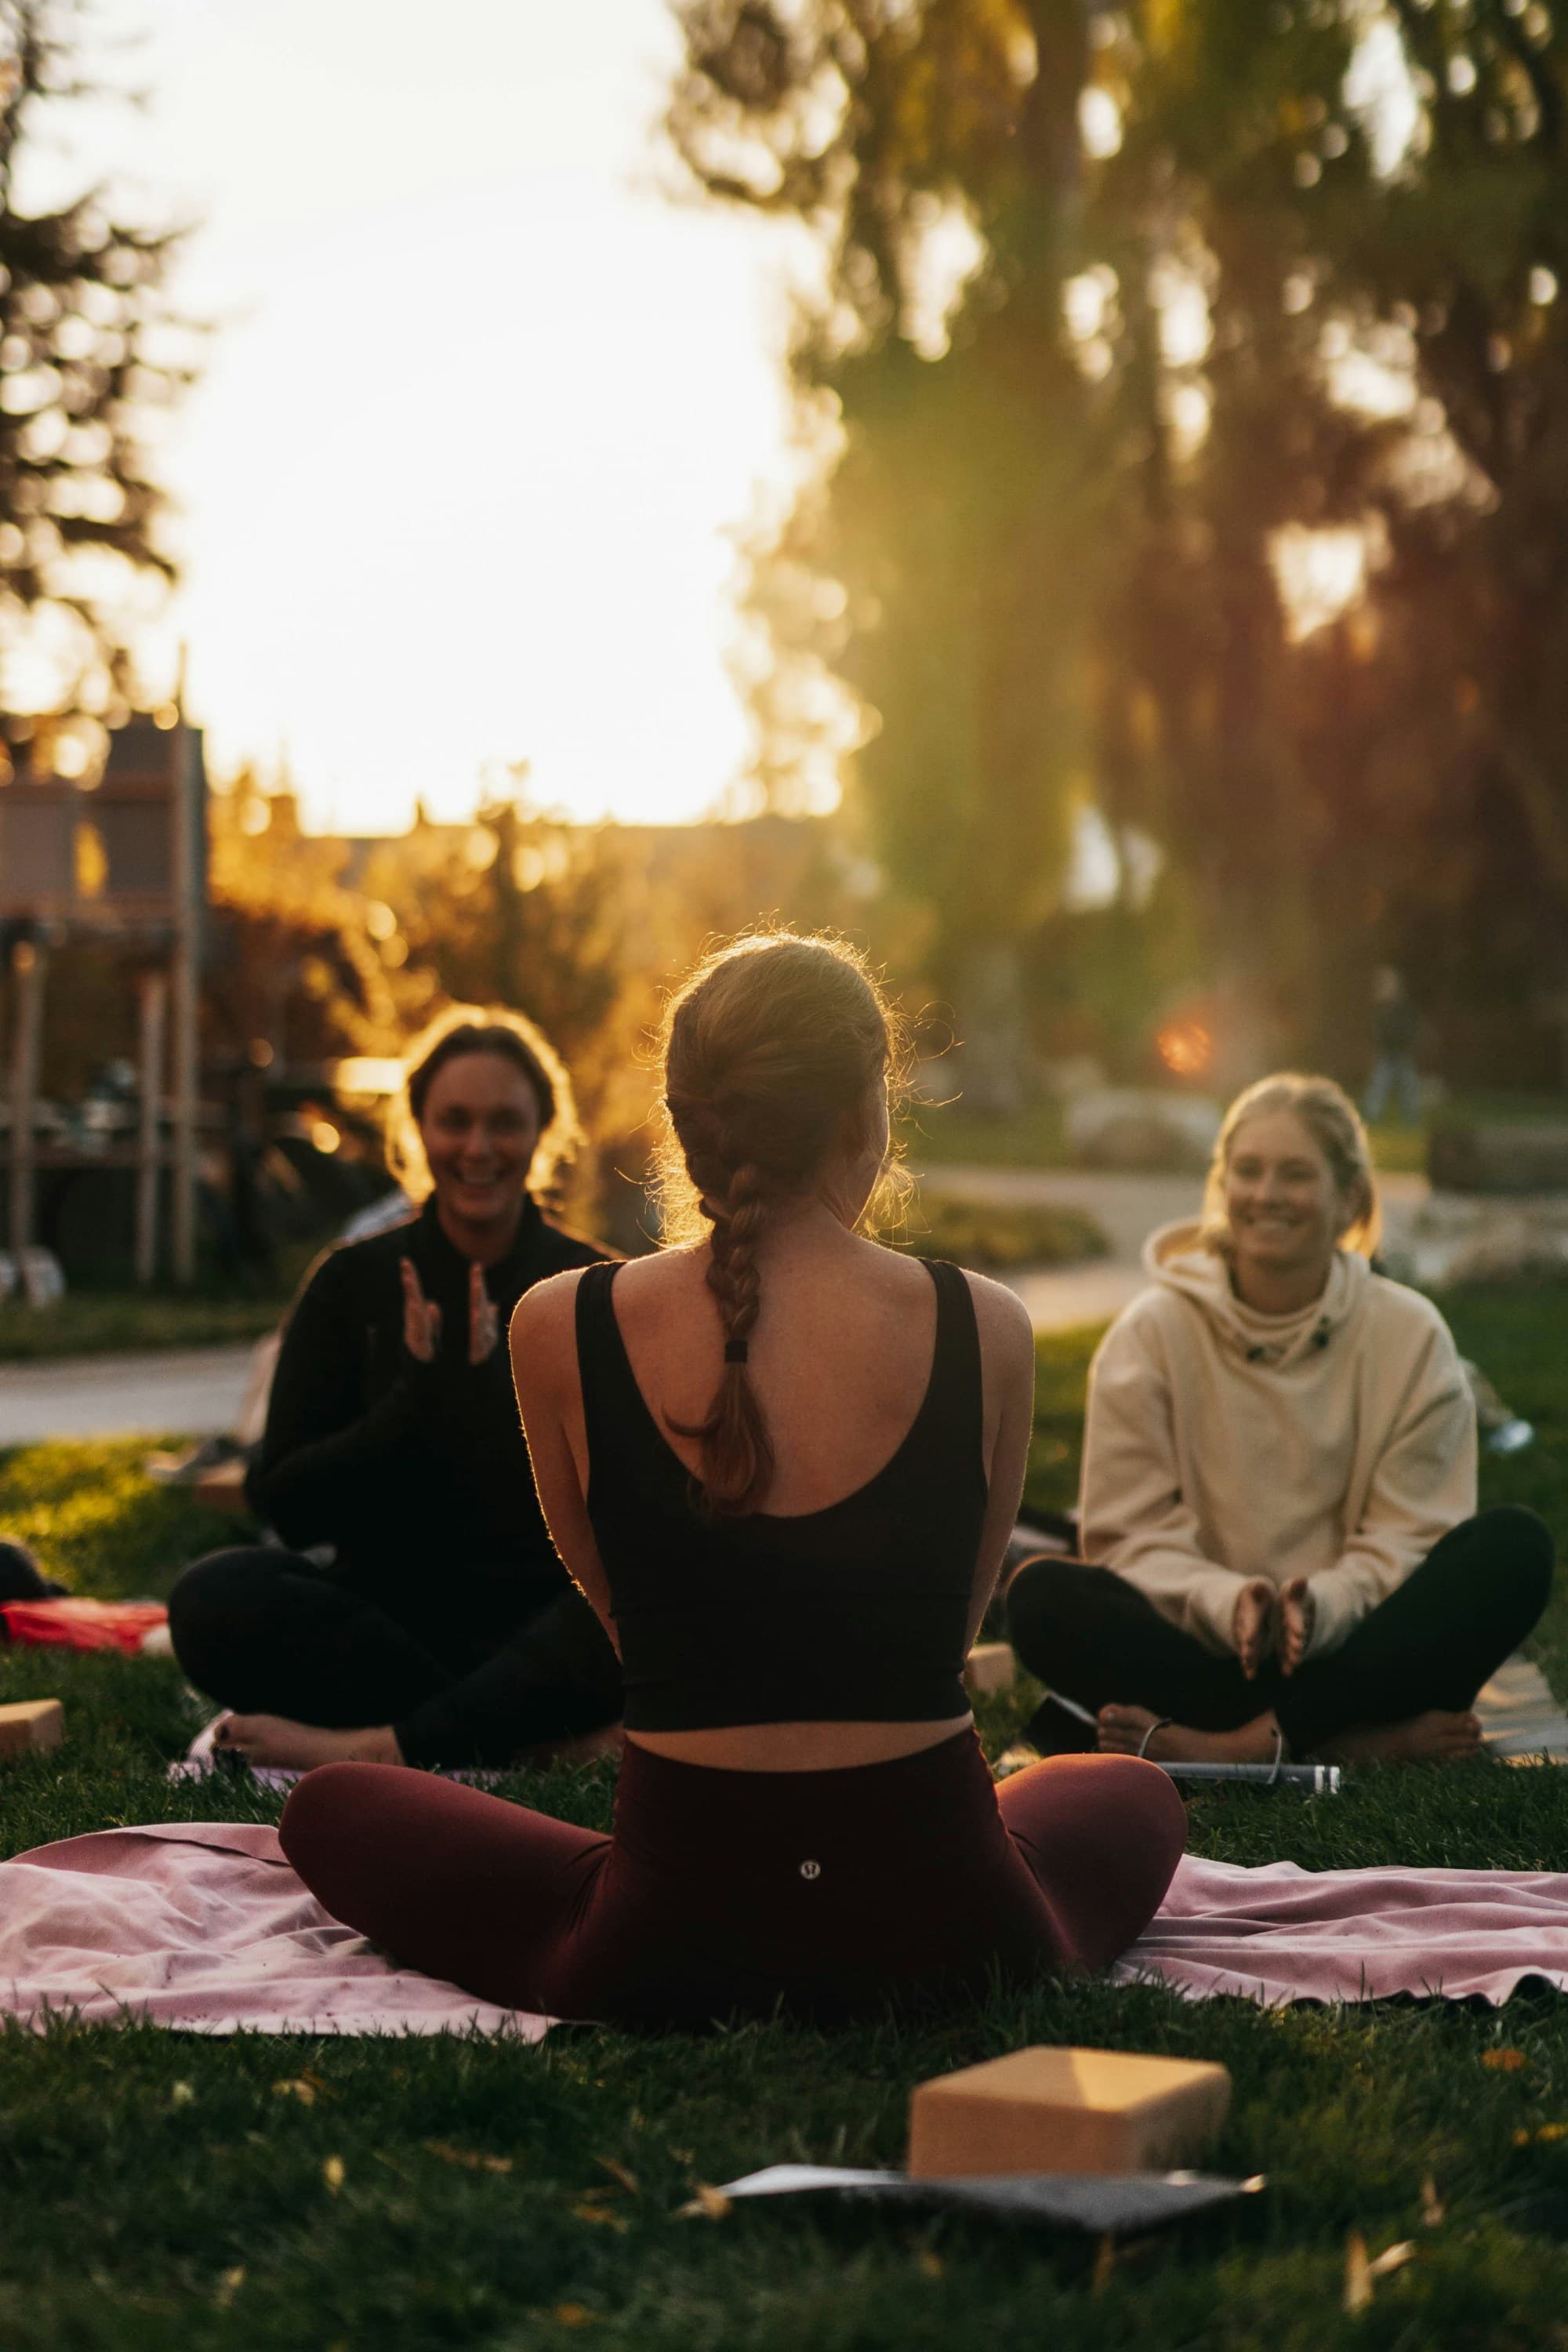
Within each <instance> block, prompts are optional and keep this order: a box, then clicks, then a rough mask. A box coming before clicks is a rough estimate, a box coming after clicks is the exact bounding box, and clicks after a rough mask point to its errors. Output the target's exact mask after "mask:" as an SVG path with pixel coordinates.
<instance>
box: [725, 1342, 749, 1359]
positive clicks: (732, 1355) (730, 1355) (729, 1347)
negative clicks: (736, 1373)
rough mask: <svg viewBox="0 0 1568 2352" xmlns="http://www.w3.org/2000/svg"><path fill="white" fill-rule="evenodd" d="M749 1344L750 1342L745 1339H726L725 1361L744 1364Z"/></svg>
mask: <svg viewBox="0 0 1568 2352" xmlns="http://www.w3.org/2000/svg"><path fill="white" fill-rule="evenodd" d="M749 1346H750V1342H749V1341H748V1340H745V1339H726V1340H725V1342H724V1361H725V1362H726V1363H727V1364H743V1363H744V1362H745V1360H746V1354H747V1350H748V1348H749Z"/></svg>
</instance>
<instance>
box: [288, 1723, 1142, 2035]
mask: <svg viewBox="0 0 1568 2352" xmlns="http://www.w3.org/2000/svg"><path fill="white" fill-rule="evenodd" d="M1185 1829H1186V1816H1185V1813H1184V1810H1183V1806H1182V1801H1181V1799H1180V1798H1179V1797H1178V1796H1177V1794H1176V1791H1175V1790H1174V1788H1173V1786H1172V1784H1171V1782H1170V1780H1167V1778H1166V1777H1165V1775H1164V1773H1163V1772H1162V1771H1161V1770H1160V1769H1159V1768H1158V1767H1157V1766H1156V1765H1153V1764H1143V1763H1139V1762H1137V1761H1136V1760H1135V1759H1132V1758H1131V1757H1125V1756H1053V1757H1048V1758H1047V1759H1045V1760H1044V1761H1042V1762H1040V1763H1038V1764H1034V1765H1031V1766H1030V1767H1029V1768H1028V1769H1027V1770H1026V1771H1023V1772H1020V1773H1018V1774H1016V1776H1015V1777H1014V1778H1013V1779H1012V1780H1006V1781H1004V1782H1003V1784H1002V1785H1001V1787H1000V1788H997V1787H996V1786H995V1785H994V1783H993V1781H992V1779H991V1775H990V1772H989V1771H988V1770H987V1769H986V1765H985V1761H984V1757H983V1756H982V1755H981V1752H980V1748H979V1744H978V1742H977V1740H976V1739H975V1738H974V1735H973V1731H963V1732H959V1733H957V1734H955V1735H954V1737H953V1738H951V1739H944V1740H943V1741H942V1743H941V1745H940V1746H938V1747H935V1748H924V1749H922V1750H921V1753H920V1754H918V1755H915V1756H909V1757H902V1758H900V1759H899V1760H898V1761H897V1762H894V1763H891V1764H863V1765H856V1766H853V1767H849V1768H846V1769H840V1770H837V1771H826V1772H728V1771H718V1770H715V1769H712V1768H710V1767H709V1766H706V1765H698V1764H678V1763H673V1762H671V1761H670V1760H669V1759H668V1758H667V1757H662V1756H656V1755H654V1754H652V1753H651V1752H650V1751H649V1750H648V1749H647V1748H639V1747H637V1744H636V1743H635V1742H634V1741H628V1743H627V1746H626V1754H625V1757H624V1759H623V1761H622V1765H621V1771H620V1780H619V1785H618V1787H617V1789H616V1812H615V1830H614V1833H613V1835H611V1836H610V1837H604V1836H602V1835H600V1834H598V1833H597V1832H594V1831H591V1830H582V1829H574V1828H572V1827H571V1826H570V1825H569V1824H568V1823H566V1822H558V1821H554V1820H552V1819H551V1817H550V1816H549V1815H548V1814H545V1813H536V1812H531V1811H529V1810H528V1809H527V1808H526V1807H524V1806H521V1805H514V1804H510V1803H508V1802H507V1801H505V1800H504V1799H503V1798H500V1797H491V1796H487V1795H485V1794H484V1793H482V1792H481V1791H480V1790H476V1789H468V1788H463V1787H460V1786H458V1785H455V1784H454V1783H452V1782H451V1781H447V1780H435V1779H432V1778H431V1777H430V1776H429V1775H428V1774H426V1773H424V1772H416V1771H409V1770H404V1769H399V1768H398V1767H397V1766H395V1765H388V1764H325V1765H322V1766H321V1768H320V1769H319V1770H317V1771H314V1772H311V1773H310V1774H308V1775H307V1777H306V1778H305V1779H304V1780H301V1781H300V1784H299V1786H298V1787H297V1788H296V1789H295V1790H294V1793H293V1795H292V1796H291V1797H290V1798H289V1803H288V1808H287V1810H286V1811H285V1812H284V1815H283V1823H282V1832H281V1834H282V1840H283V1849H284V1852H285V1853H287V1854H288V1856H289V1861H290V1862H291V1863H292V1864H293V1865H294V1867H295V1869H296V1870H297V1871H298V1872H299V1874H300V1877H301V1878H302V1879H303V1880H304V1881H305V1884H306V1885H308V1886H309V1887H310V1890H311V1892H312V1893H313V1894H314V1895H316V1896H317V1897H318V1898H319V1899H320V1901H321V1903H322V1904H323V1905H324V1906H325V1907H326V1909H327V1910H329V1911H330V1912H331V1914H332V1915H333V1916H334V1917H335V1918H338V1919H341V1920H342V1921H344V1922H345V1923H346V1924H347V1925H348V1926H349V1927H357V1928H358V1929H359V1930H360V1931H361V1933H362V1934H363V1935H366V1936H369V1937H372V1938H373V1939H374V1941H375V1942H376V1943H378V1944H382V1945H384V1946H385V1947H386V1948H387V1949H388V1950H390V1951H391V1952H392V1953H393V1954H394V1955H395V1958H397V1959H399V1960H401V1961H405V1962H407V1963H411V1964H412V1965H413V1966H414V1967H416V1968H419V1969H425V1970H426V1971H427V1972H428V1974H430V1975H431V1976H437V1977H443V1978H446V1979H449V1980H450V1981H452V1982H454V1983H457V1984H459V1985H462V1986H463V1987H464V1988H465V1989H466V1990H468V1991H469V1992H472V1993H476V1994H478V1995H479V1997H480V1998H481V1999H483V2000H489V2001H495V2002H499V2003H500V2004H501V2005H503V2006H504V2007H508V2008H515V2009H528V2010H534V2011H542V2012H543V2013H545V2014H546V2015H548V2016H552V2017H563V2018H579V2019H598V2020H602V2021H613V2022H617V2023H623V2024H636V2025H654V2026H658V2025H690V2026H695V2025H702V2024H705V2023H707V2022H709V2021H710V2020H712V2019H715V2018H722V2017H729V2016H734V2015H737V2014H747V2013H751V2014H757V2013H763V2014H765V2013H767V2012H769V2011H773V2010H774V2009H776V2008H780V2007H782V2008H783V2009H784V2010H785V2011H789V2012H790V2013H791V2014H794V2015H798V2016H802V2017H807V2018H812V2019H816V2020H818V2021H830V2020H832V2019H836V2018H840V2017H849V2016H854V2015H856V2014H857V2013H859V2012H862V2011H865V2010H866V2009H867V2008H868V2007H870V2006H874V2005H875V2004H876V2003H878V2002H879V2001H880V2000H883V1999H885V1998H886V1997H887V1996H888V1995H889V1994H899V1993H906V1992H922V1991H936V1990H945V1991H950V1992H956V1993H960V1994H962V1993H966V1992H973V1991H976V1990H982V1989H983V1988H984V1986H985V1984H986V1983H987V1982H988V1981H990V1980H991V1979H993V1978H994V1976H996V1975H997V1974H1000V1975H1001V1976H1002V1977H1003V1978H1004V1979H1006V1980H1010V1981H1017V1980H1019V1979H1026V1978H1028V1977H1032V1976H1037V1975H1038V1974H1039V1973H1040V1972H1041V1971H1042V1970H1043V1969H1064V1968H1066V1969H1099V1968H1103V1967H1105V1966H1106V1965H1107V1964H1108V1963H1109V1962H1110V1961H1111V1960H1113V1959H1115V1958H1116V1957H1117V1955H1118V1954H1119V1953H1121V1952H1123V1951H1125V1949H1126V1948H1127V1947H1128V1945H1129V1944H1131V1942H1132V1940H1133V1938H1134V1937H1136V1936H1137V1935H1138V1934H1140V1932H1141V1931H1142V1928H1143V1927H1145V1926H1146V1925H1147V1924H1148V1922H1149V1920H1150V1919H1151V1918H1152V1916H1153V1914H1154V1911H1155V1909H1156V1908H1157V1906H1158V1905H1159V1902H1160V1899H1161V1897H1162V1896H1163V1894H1164V1892H1165V1889H1166V1887H1167V1885H1169V1884H1170V1880H1171V1876H1172V1874H1173V1871H1174V1870H1175V1867H1176V1864H1177V1861H1178V1859H1179V1857H1180V1855H1181V1852H1182V1846H1183V1843H1184V1832H1185Z"/></svg>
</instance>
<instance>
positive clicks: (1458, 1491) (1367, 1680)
mask: <svg viewBox="0 0 1568 2352" xmlns="http://www.w3.org/2000/svg"><path fill="white" fill-rule="evenodd" d="M1378 1225H1379V1213H1378V1202H1377V1188H1376V1182H1375V1180H1374V1178H1373V1171H1372V1164H1371V1160H1370V1157H1369V1154H1368V1150H1367V1141H1366V1131H1365V1129H1363V1125H1362V1122H1361V1118H1360V1117H1359V1115H1358V1113H1357V1111H1356V1108H1355V1106H1354V1104H1353V1103H1352V1102H1351V1101H1350V1100H1349V1098H1348V1097H1347V1096H1345V1095H1344V1094H1343V1093H1342V1091H1341V1089H1340V1088H1339V1087H1337V1086H1335V1085H1334V1083H1333V1082H1332V1080H1331V1079H1329V1078H1320V1077H1301V1076H1295V1075H1291V1074H1285V1075H1280V1076H1274V1077H1268V1078H1262V1079H1259V1080H1258V1084H1257V1085H1256V1086H1253V1087H1248V1088H1247V1091H1246V1093H1245V1094H1242V1095H1241V1096H1239V1097H1237V1100H1236V1101H1235V1102H1234V1103H1233V1104H1232V1105H1231V1107H1230V1109H1229V1111H1228V1112H1227V1113H1226V1118H1225V1122H1224V1125H1223V1126H1222V1128H1221V1129H1220V1134H1219V1139H1218V1141H1217V1143H1216V1144H1215V1155H1214V1161H1213V1165H1212V1167H1211V1168H1210V1171H1209V1176H1208V1183H1207V1187H1206V1191H1205V1203H1204V1215H1203V1218H1202V1220H1201V1222H1200V1223H1196V1224H1192V1223H1183V1224H1176V1225H1169V1226H1166V1227H1165V1228H1164V1229H1163V1231H1162V1232H1159V1233H1156V1234H1152V1235H1151V1237H1150V1240H1149V1243H1148V1245H1147V1248H1146V1250H1145V1253H1144V1265H1145V1268H1146V1270H1147V1272H1148V1273H1149V1275H1150V1276H1151V1277H1152V1284H1153V1287H1152V1288H1151V1289H1149V1290H1146V1291H1144V1292H1143V1293H1142V1296H1141V1297H1138V1298H1135V1299H1134V1300H1133V1301H1132V1304H1131V1306H1130V1307H1126V1308H1125V1309H1124V1310H1123V1312H1122V1313H1121V1315H1120V1316H1119V1317H1118V1318H1117V1319H1116V1321H1115V1322H1114V1323H1113V1324H1112V1325H1111V1327H1110V1330H1109V1331H1108V1332H1107V1334H1106V1336H1105V1338H1104V1339H1103V1340H1102V1341H1101V1343H1100V1350H1099V1353H1098V1354H1097V1355H1096V1357H1095V1360H1094V1362H1093V1365H1092V1366H1091V1368H1090V1372H1089V1407H1088V1412H1087V1416H1086V1419H1085V1424H1084V1448H1083V1479H1082V1490H1081V1511H1080V1517H1081V1532H1082V1545H1083V1553H1084V1558H1083V1559H1082V1560H1081V1561H1079V1560H1059V1559H1036V1560H1032V1561H1028V1562H1026V1564H1025V1565H1024V1566H1023V1567H1022V1568H1020V1569H1019V1570H1018V1572H1017V1574H1016V1577H1015V1578H1014V1580H1013V1582H1012V1585H1011V1586H1010V1588H1009V1590H1008V1595H1007V1609H1008V1617H1009V1621H1010V1625H1011V1630H1012V1636H1013V1643H1014V1646H1015V1648H1016V1651H1017V1653H1018V1655H1019V1657H1020V1658H1021V1659H1022V1660H1023V1662H1024V1664H1026V1666H1027V1667H1028V1669H1029V1671H1030V1672H1031V1673H1032V1674H1035V1675H1038V1676H1039V1678H1040V1679H1041V1681H1042V1682H1044V1683H1046V1684H1047V1685H1048V1687H1049V1689H1050V1690H1051V1691H1052V1692H1053V1693H1060V1694H1061V1695H1062V1696H1065V1697H1067V1698H1068V1699H1071V1700H1073V1701H1075V1702H1076V1703H1077V1704H1078V1705H1079V1706H1081V1707H1084V1708H1086V1709H1088V1710H1089V1712H1090V1713H1092V1714H1093V1716H1094V1717H1096V1721H1095V1722H1094V1723H1093V1724H1092V1725H1080V1723H1079V1719H1078V1718H1077V1717H1073V1716H1071V1715H1069V1713H1068V1710H1067V1709H1066V1708H1063V1707H1059V1706H1057V1705H1056V1704H1055V1703H1054V1700H1053V1699H1051V1698H1047V1701H1046V1702H1045V1704H1044V1705H1043V1706H1041V1707H1040V1709H1039V1711H1038V1713H1037V1715H1036V1717H1035V1718H1034V1721H1033V1722H1032V1724H1031V1725H1030V1727H1029V1730H1028V1734H1027V1737H1028V1738H1030V1740H1032V1741H1033V1743H1034V1744H1035V1745H1036V1746H1037V1748H1041V1749H1049V1750H1051V1751H1053V1752H1060V1751H1062V1750H1073V1749H1080V1748H1085V1747H1093V1746H1095V1745H1098V1746H1099V1747H1100V1748H1104V1749H1109V1750H1112V1751H1122V1752H1132V1753H1136V1754H1139V1755H1143V1754H1148V1755H1150V1756H1153V1757H1158V1758H1162V1759H1165V1760H1167V1761H1185V1762H1226V1761H1229V1762H1235V1763H1254V1762H1256V1763H1267V1762H1271V1761H1273V1760H1274V1759H1276V1758H1277V1757H1279V1756H1281V1755H1287V1756H1292V1755H1293V1756H1305V1755H1313V1756H1320V1757H1326V1758H1331V1759H1339V1760H1341V1761H1344V1762H1356V1761H1363V1760H1366V1759H1389V1760H1405V1761H1432V1762H1440V1761H1443V1760H1444V1759H1449V1758H1458V1757H1463V1756H1468V1755H1472V1754H1474V1753H1475V1752H1476V1751H1477V1749H1478V1748H1479V1745H1480V1725H1479V1722H1478V1720H1477V1718H1476V1716H1475V1714H1474V1713H1473V1711H1472V1710H1473V1708H1474V1705H1475V1699H1476V1694H1477V1693H1478V1691H1479V1689H1480V1687H1481V1685H1482V1684H1483V1683H1485V1682H1486V1681H1487V1679H1488V1678H1489V1675H1492V1674H1493V1673H1495V1671H1496V1670H1497V1668H1498V1666H1499V1665H1500V1664H1501V1663H1502V1661H1503V1659H1504V1658H1506V1657H1507V1656H1508V1655H1509V1654H1510V1651H1512V1650H1513V1649H1515V1648H1516V1647H1517V1646H1518V1644H1519V1643H1521V1641H1522V1640H1523V1639H1524V1637H1525V1635H1526V1634H1527V1633H1529V1632H1530V1629H1531V1626H1532V1625H1533V1624H1534V1623H1535V1622H1536V1620H1537V1619H1538V1618H1539V1616H1540V1615H1541V1612H1542V1609H1543V1608H1544V1607H1545V1605H1546V1597H1547V1594H1548V1592H1549V1591H1550V1590H1551V1584H1552V1542H1551V1538H1550V1537H1549V1536H1548V1534H1547V1531H1546V1529H1545V1528H1544V1527H1543V1526H1542V1522H1541V1521H1540V1520H1539V1519H1538V1518H1537V1517H1536V1516H1535V1514H1534V1513H1533V1512H1532V1511H1526V1510H1521V1509H1519V1508H1517V1507H1512V1506H1505V1507H1501V1508H1500V1509H1494V1510H1489V1511H1483V1512H1482V1513H1481V1514H1480V1515H1479V1517H1477V1516H1476V1515H1475V1514H1476V1416H1475V1408H1474V1404H1473V1402H1472V1400H1471V1392H1470V1388H1469V1383H1468V1381H1467V1379H1466V1376H1465V1371H1464V1368H1463V1366H1462V1364H1461V1363H1460V1360H1459V1357H1458V1352H1457V1350H1456V1349H1455V1346H1454V1342H1453V1339H1452V1337H1451V1336H1450V1333H1449V1331H1448V1327H1447V1324H1446V1323H1445V1322H1444V1320H1443V1318H1442V1316H1441V1315H1440V1314H1439V1313H1438V1311H1437V1309H1436V1307H1434V1306H1433V1304H1432V1302H1431V1300H1430V1299H1427V1298H1424V1297H1422V1296H1421V1295H1420V1293H1419V1292H1418V1291H1415V1290H1410V1289H1407V1288H1406V1287H1405V1286H1404V1285H1403V1284H1401V1283H1397V1282H1391V1281H1389V1280H1387V1279H1386V1278H1385V1277H1384V1276H1382V1275H1378V1274H1373V1272H1372V1271H1371V1269H1370V1267H1369V1265H1368V1263H1367V1256H1365V1255H1361V1253H1362V1252H1363V1251H1365V1252H1366V1253H1367V1254H1368V1255H1370V1253H1371V1251H1372V1250H1373V1248H1374V1247H1375V1245H1376V1242H1377V1235H1378Z"/></svg>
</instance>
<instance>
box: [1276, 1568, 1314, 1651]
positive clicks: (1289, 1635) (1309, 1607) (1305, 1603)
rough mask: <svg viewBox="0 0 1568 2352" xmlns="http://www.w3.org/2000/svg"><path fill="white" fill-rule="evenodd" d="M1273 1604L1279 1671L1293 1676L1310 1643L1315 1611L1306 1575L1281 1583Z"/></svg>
mask: <svg viewBox="0 0 1568 2352" xmlns="http://www.w3.org/2000/svg"><path fill="white" fill-rule="evenodd" d="M1274 1606H1275V1612H1276V1621H1277V1622H1276V1631H1275V1646H1276V1648H1277V1649H1278V1651H1279V1671H1280V1673H1281V1674H1282V1675H1293V1674H1294V1673H1295V1671H1296V1669H1297V1667H1298V1666H1299V1665H1300V1663H1301V1661H1302V1659H1303V1658H1304V1657H1305V1656H1306V1654H1307V1652H1308V1650H1309V1649H1310V1646H1311V1641H1312V1622H1313V1620H1314V1619H1315V1617H1316V1616H1317V1613H1318V1609H1317V1603H1316V1601H1314V1600H1313V1598H1312V1595H1311V1593H1310V1591H1309V1590H1308V1586H1307V1580H1306V1578H1305V1577H1304V1576H1293V1577H1292V1578H1291V1580H1290V1581H1289V1584H1284V1585H1281V1586H1280V1588H1279V1597H1278V1599H1277V1600H1276V1601H1275V1604H1274Z"/></svg>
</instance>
